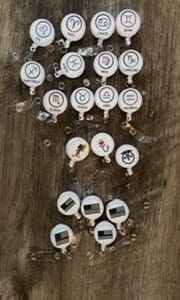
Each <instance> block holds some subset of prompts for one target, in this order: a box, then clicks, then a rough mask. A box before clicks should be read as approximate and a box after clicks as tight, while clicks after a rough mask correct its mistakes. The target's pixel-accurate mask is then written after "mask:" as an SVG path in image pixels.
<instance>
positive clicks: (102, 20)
mask: <svg viewBox="0 0 180 300" xmlns="http://www.w3.org/2000/svg"><path fill="white" fill-rule="evenodd" d="M90 28H91V32H92V34H93V35H94V37H96V38H97V39H101V41H103V40H105V39H108V38H110V36H111V35H112V34H113V33H114V31H115V20H114V18H113V16H112V15H111V14H109V13H107V12H99V13H97V14H95V15H94V16H93V17H92V19H91V23H90Z"/></svg>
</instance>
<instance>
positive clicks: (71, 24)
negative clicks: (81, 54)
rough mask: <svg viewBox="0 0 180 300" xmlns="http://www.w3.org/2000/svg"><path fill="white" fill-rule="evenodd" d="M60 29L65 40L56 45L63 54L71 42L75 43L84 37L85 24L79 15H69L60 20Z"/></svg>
mask: <svg viewBox="0 0 180 300" xmlns="http://www.w3.org/2000/svg"><path fill="white" fill-rule="evenodd" d="M60 29H61V33H62V34H63V36H64V37H65V38H66V40H64V39H60V40H59V41H57V43H58V44H59V45H60V50H61V52H65V51H66V50H67V49H68V48H69V47H70V44H71V43H72V42H77V41H79V40H81V39H82V38H83V37H84V35H85V32H86V23H85V21H84V19H83V18H82V17H81V16H80V15H79V14H76V13H70V14H68V15H66V16H65V17H64V18H63V19H62V22H61V26H60Z"/></svg>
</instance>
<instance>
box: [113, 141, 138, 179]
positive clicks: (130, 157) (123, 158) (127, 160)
mask: <svg viewBox="0 0 180 300" xmlns="http://www.w3.org/2000/svg"><path fill="white" fill-rule="evenodd" d="M115 159H116V162H117V164H118V165H119V166H121V167H122V168H125V169H127V175H128V176H131V175H133V171H132V168H133V167H134V166H135V165H136V164H137V163H138V161H139V151H138V150H137V149H136V147H134V146H132V145H128V144H125V145H122V146H120V147H119V148H118V149H117V150H116V153H115Z"/></svg>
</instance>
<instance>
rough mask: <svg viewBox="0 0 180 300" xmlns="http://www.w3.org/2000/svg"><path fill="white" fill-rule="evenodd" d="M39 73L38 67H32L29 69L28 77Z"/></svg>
mask: <svg viewBox="0 0 180 300" xmlns="http://www.w3.org/2000/svg"><path fill="white" fill-rule="evenodd" d="M37 72H38V68H37V67H36V66H32V67H30V68H29V71H28V75H29V76H30V75H35V74H36V73H37Z"/></svg>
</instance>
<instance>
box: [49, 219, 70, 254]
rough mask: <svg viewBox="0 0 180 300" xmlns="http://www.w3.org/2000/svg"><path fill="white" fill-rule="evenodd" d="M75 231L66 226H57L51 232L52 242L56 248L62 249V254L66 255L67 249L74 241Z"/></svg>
mask: <svg viewBox="0 0 180 300" xmlns="http://www.w3.org/2000/svg"><path fill="white" fill-rule="evenodd" d="M73 237H74V234H73V231H72V229H71V228H70V227H69V226H67V225H66V224H57V225H56V226H55V227H53V228H52V230H51V232H50V241H51V243H52V245H53V246H54V247H55V248H58V249H61V251H62V253H66V248H67V247H68V246H69V245H70V244H71V243H72V241H73Z"/></svg>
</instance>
